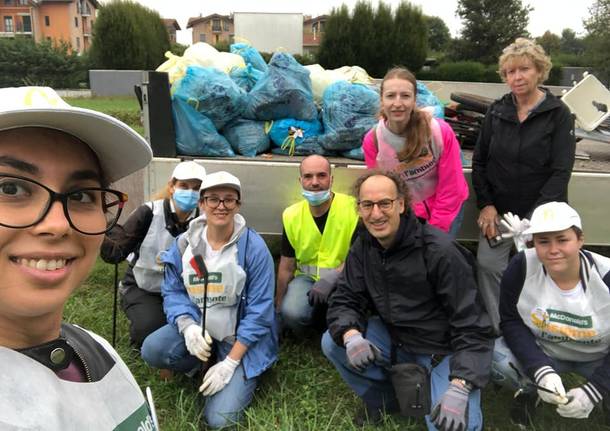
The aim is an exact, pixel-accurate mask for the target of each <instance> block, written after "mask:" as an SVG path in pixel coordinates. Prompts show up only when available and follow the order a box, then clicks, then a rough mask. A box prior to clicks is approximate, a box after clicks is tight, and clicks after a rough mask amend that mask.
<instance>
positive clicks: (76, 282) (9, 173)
mask: <svg viewBox="0 0 610 431" xmlns="http://www.w3.org/2000/svg"><path fill="white" fill-rule="evenodd" d="M151 158H152V152H151V150H150V147H149V146H148V144H147V143H146V141H145V140H144V139H143V138H141V137H140V136H139V135H138V134H137V133H136V132H135V131H133V130H132V129H130V128H129V127H128V126H126V125H125V124H123V123H121V122H120V121H118V120H116V119H114V118H112V117H110V116H107V115H105V114H102V113H99V112H95V111H90V110H87V109H79V108H72V107H70V106H69V105H68V104H66V103H65V102H64V101H63V100H62V99H60V98H59V96H57V94H56V93H55V92H54V91H53V90H52V89H50V88H45V87H21V88H4V89H0V364H1V366H0V381H1V382H2V384H1V385H0V406H2V408H0V428H2V429H48V430H68V429H82V430H85V429H96V430H115V429H133V430H136V429H138V427H146V428H147V429H154V424H152V419H151V417H150V415H149V413H148V408H147V405H146V402H145V399H144V397H143V395H142V393H141V391H140V389H139V387H138V385H137V383H136V381H135V380H134V378H133V376H132V375H131V373H130V372H129V370H128V369H127V366H126V365H125V364H124V363H123V361H122V360H121V358H120V357H119V356H118V354H117V352H116V351H115V350H114V349H113V348H112V347H111V346H110V345H109V344H108V342H106V341H105V340H104V339H102V338H101V337H99V336H98V335H96V334H93V333H91V332H89V331H86V330H85V329H82V328H80V327H78V326H76V325H73V324H69V323H65V322H63V321H62V320H63V310H64V306H65V305H66V302H67V301H68V298H69V297H70V295H71V294H72V292H74V291H75V290H76V289H77V288H78V287H79V286H80V284H81V283H82V282H83V281H84V280H85V278H86V277H87V275H88V274H89V272H90V271H91V269H92V268H93V265H94V263H95V260H96V258H97V255H98V252H99V248H100V245H101V243H102V240H103V239H104V233H106V232H107V231H108V230H109V229H110V228H111V227H112V226H113V225H114V224H115V223H116V221H117V220H118V217H119V215H120V214H121V209H122V207H123V204H124V203H125V202H126V200H127V196H126V195H125V194H124V193H121V192H119V191H115V190H112V189H109V188H108V185H109V184H110V183H111V182H114V181H116V180H118V179H120V178H123V177H125V176H127V175H129V174H130V173H132V172H135V171H136V170H138V169H141V168H143V167H144V166H146V165H147V164H148V162H149V161H150V160H151Z"/></svg>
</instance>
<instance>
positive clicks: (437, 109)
mask: <svg viewBox="0 0 610 431" xmlns="http://www.w3.org/2000/svg"><path fill="white" fill-rule="evenodd" d="M416 103H417V106H418V107H419V108H423V107H426V106H431V107H432V108H434V110H433V111H432V115H434V116H435V117H436V118H445V107H444V106H443V104H442V103H441V101H440V100H438V97H436V95H435V94H434V93H433V92H431V91H430V90H429V89H428V87H426V84H424V83H423V82H421V81H417V98H416Z"/></svg>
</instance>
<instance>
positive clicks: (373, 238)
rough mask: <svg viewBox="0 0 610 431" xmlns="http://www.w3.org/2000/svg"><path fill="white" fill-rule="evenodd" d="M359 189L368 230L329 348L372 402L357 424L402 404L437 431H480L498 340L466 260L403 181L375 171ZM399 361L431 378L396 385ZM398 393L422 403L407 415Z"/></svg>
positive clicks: (346, 277) (342, 293) (355, 254)
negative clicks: (419, 212) (414, 205)
mask: <svg viewBox="0 0 610 431" xmlns="http://www.w3.org/2000/svg"><path fill="white" fill-rule="evenodd" d="M354 192H355V195H356V197H357V199H358V212H359V214H360V218H361V219H362V222H363V224H364V226H365V227H366V232H359V235H358V238H357V239H356V240H355V241H354V244H353V245H352V247H351V249H350V252H349V254H348V256H347V259H346V261H345V268H344V271H343V275H342V277H341V278H340V279H339V282H338V285H337V289H336V291H335V293H334V294H333V296H332V298H331V300H330V301H329V308H328V314H327V322H328V328H329V329H328V331H327V332H326V333H325V334H324V336H323V338H322V351H323V352H324V354H325V355H326V356H327V357H328V358H329V359H330V361H331V362H332V363H333V365H335V367H336V368H337V370H338V371H339V374H340V375H341V377H342V378H343V379H344V380H345V381H346V383H347V384H348V385H349V386H350V387H351V388H352V389H353V390H354V391H355V392H356V394H357V395H358V396H359V397H360V398H362V400H363V401H364V404H365V406H364V409H363V410H362V411H361V412H359V414H358V415H357V417H356V419H355V422H356V423H357V424H358V425H359V426H360V425H362V424H363V423H365V422H373V423H376V422H379V421H380V420H381V418H382V413H383V412H384V411H385V412H394V411H397V410H398V409H399V406H400V410H401V411H402V412H403V414H406V413H407V411H408V412H409V414H410V415H416V414H417V415H418V416H424V415H425V418H426V423H427V426H428V429H430V430H434V429H440V430H466V429H469V430H471V429H472V430H479V429H481V426H482V413H481V407H480V390H479V389H480V388H482V387H483V386H485V384H486V383H487V381H488V378H489V372H490V366H491V357H492V347H493V341H492V338H491V328H490V323H489V317H488V316H487V315H486V314H485V313H484V311H483V307H482V304H481V302H480V299H479V297H478V296H477V287H476V284H475V278H474V275H473V271H472V268H471V265H470V264H469V262H468V261H467V259H466V254H464V253H463V252H462V251H461V250H460V249H459V248H458V247H460V246H459V245H458V244H457V243H454V242H453V241H452V239H451V238H450V237H449V236H448V235H447V234H446V233H445V232H442V231H440V230H439V229H437V228H435V227H433V226H430V225H427V224H425V222H420V221H419V220H418V219H417V218H416V217H415V216H414V214H413V212H412V210H411V209H410V206H409V203H410V202H409V191H408V188H407V185H406V184H405V182H404V181H403V180H402V178H401V177H400V176H399V175H398V174H395V173H393V172H380V171H369V172H367V173H366V174H364V175H363V176H361V177H360V178H359V179H358V180H357V181H356V183H355V185H354ZM396 364H400V365H403V364H417V366H419V368H417V369H418V370H420V371H421V374H422V375H423V376H424V377H426V376H428V377H427V378H424V379H423V380H421V381H420V382H418V383H417V384H419V385H420V386H419V387H417V384H416V383H414V382H413V381H412V380H411V381H410V382H404V381H403V380H400V382H398V381H399V379H398V378H395V377H392V379H391V376H392V375H396V373H397V372H398V370H400V369H401V368H400V366H398V367H397V366H396ZM403 369H404V368H403ZM407 377H410V378H412V377H413V376H412V375H410V376H407ZM428 382H429V384H428ZM393 383H394V384H393ZM426 386H429V388H426ZM399 393H400V394H414V396H415V401H413V402H412V403H404V404H409V405H407V406H406V408H405V405H403V401H405V399H406V397H405V396H401V397H400V399H399V397H398V396H397V394H399ZM428 397H429V398H428ZM426 400H430V401H429V402H426ZM431 407H432V409H431ZM409 409H411V410H409ZM413 409H416V410H417V409H420V410H419V411H417V412H414V410H413Z"/></svg>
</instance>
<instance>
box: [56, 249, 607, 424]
mask: <svg viewBox="0 0 610 431" xmlns="http://www.w3.org/2000/svg"><path fill="white" fill-rule="evenodd" d="M113 275H114V270H113V266H111V265H107V264H104V263H103V262H101V261H99V262H98V263H97V265H96V267H95V269H94V270H93V272H92V274H91V276H90V277H89V279H88V280H87V282H86V283H85V284H84V285H83V286H82V288H81V289H80V290H78V291H77V292H76V293H75V295H74V296H73V297H72V299H71V300H70V302H69V303H68V305H67V307H66V311H65V316H66V320H68V321H71V322H74V323H77V324H79V325H82V326H84V327H86V328H88V329H91V330H93V331H95V332H97V333H98V334H100V335H102V336H103V337H105V338H106V339H108V340H110V339H111V337H112V293H113ZM118 315H119V321H118V322H119V324H118V337H117V350H118V351H119V353H120V354H121V356H122V357H123V359H124V360H125V362H126V363H127V365H128V366H129V368H130V369H131V370H132V371H133V373H134V375H135V377H136V379H137V380H138V382H139V384H140V385H141V387H142V388H143V389H144V388H145V387H146V386H150V387H151V389H152V391H153V395H154V397H155V400H156V407H157V413H158V416H159V420H160V424H161V429H162V430H163V431H170V430H172V431H183V430H197V429H200V428H199V424H200V420H201V409H202V406H203V400H202V397H201V396H200V395H199V393H198V392H197V387H198V386H199V384H200V382H199V381H198V380H194V379H188V378H185V377H182V376H175V377H174V378H173V379H172V380H171V381H168V382H164V381H162V380H161V379H160V378H159V374H158V372H157V370H154V369H151V368H149V367H148V366H146V365H145V364H144V363H143V362H142V360H141V359H140V358H139V355H138V353H137V352H135V351H133V350H132V349H131V348H130V347H129V335H128V329H127V320H126V319H125V317H124V314H123V313H122V311H120V310H119V313H118ZM319 339H320V336H319V335H316V334H314V333H312V334H311V335H310V336H308V337H307V338H305V339H301V340H294V339H288V340H284V341H283V343H282V345H281V353H280V360H279V362H278V363H277V364H276V365H275V366H274V367H273V368H272V369H271V370H270V371H269V372H267V373H266V374H265V375H264V376H263V378H262V382H261V384H260V385H259V389H258V390H257V392H256V395H255V399H254V402H253V404H252V406H251V407H250V408H249V409H248V410H247V414H246V417H245V419H244V421H243V423H242V424H241V425H239V427H238V429H248V430H260V431H263V430H286V431H289V430H290V431H291V430H311V431H314V430H316V431H317V430H329V431H330V430H354V429H356V428H355V427H354V426H353V425H352V423H351V417H352V415H353V413H354V412H355V411H356V410H357V409H358V408H359V406H360V403H359V401H358V399H357V398H356V397H355V396H354V395H353V394H352V392H351V391H350V390H349V389H348V388H347V386H345V384H343V382H342V381H341V379H340V378H339V376H338V374H337V372H336V371H335V370H334V368H333V367H332V366H331V365H330V363H329V362H328V361H327V360H326V358H324V357H323V355H322V354H321V352H320V347H319ZM567 386H569V387H571V386H570V385H567ZM511 398H512V394H511V393H509V392H508V391H506V390H495V389H494V388H493V387H491V386H490V387H488V388H486V389H485V390H484V391H483V413H484V417H485V429H486V430H516V429H518V428H516V427H514V426H512V425H511V424H510V421H509V419H508V408H509V404H510V400H511ZM603 424H604V418H603V415H602V413H601V411H598V410H596V411H595V412H594V413H593V414H592V416H591V418H590V419H589V420H586V421H583V420H569V419H563V418H560V417H559V416H558V415H557V414H556V413H555V411H554V410H553V409H552V407H551V406H549V405H546V404H545V405H542V406H540V407H539V408H538V415H537V417H536V421H535V428H532V429H535V430H565V431H568V430H569V431H572V430H573V429H575V428H576V427H579V426H583V427H586V430H587V431H594V430H602V429H607V428H605V427H604V426H603ZM365 429H366V430H381V431H390V430H393V431H398V430H412V431H415V430H425V429H426V428H425V426H424V425H423V423H420V422H415V421H409V420H406V419H403V418H400V417H394V416H392V417H386V421H385V423H384V424H383V425H382V426H380V427H377V428H374V427H365Z"/></svg>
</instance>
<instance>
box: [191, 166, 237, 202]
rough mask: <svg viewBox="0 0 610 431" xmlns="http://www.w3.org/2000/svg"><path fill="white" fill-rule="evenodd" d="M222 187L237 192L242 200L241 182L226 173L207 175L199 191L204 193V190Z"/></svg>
mask: <svg viewBox="0 0 610 431" xmlns="http://www.w3.org/2000/svg"><path fill="white" fill-rule="evenodd" d="M221 186H224V187H230V188H232V189H235V190H237V195H238V196H239V198H240V199H241V183H240V182H239V178H237V177H236V176H235V175H231V174H230V173H228V172H226V171H219V172H214V173H213V174H208V175H206V177H205V178H204V180H203V182H202V183H201V188H200V189H199V190H200V191H201V192H203V191H204V190H207V189H211V188H212V187H221Z"/></svg>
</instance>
